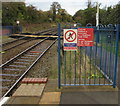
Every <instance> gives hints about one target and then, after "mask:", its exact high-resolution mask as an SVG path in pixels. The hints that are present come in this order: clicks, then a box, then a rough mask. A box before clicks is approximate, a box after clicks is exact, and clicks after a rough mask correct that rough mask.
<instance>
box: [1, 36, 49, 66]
mask: <svg viewBox="0 0 120 106" xmlns="http://www.w3.org/2000/svg"><path fill="white" fill-rule="evenodd" d="M46 39H48V37H47V38H45V39H43V40H42V41H40V42H37V43H36V44H34V45H33V46H31V47H29V48H27V49H26V50H24V51H22V52H21V53H19V54H18V55H16V56H14V57H13V58H11V59H10V60H8V61H6V62H5V63H3V64H1V65H0V68H2V67H4V66H5V65H7V64H8V63H10V62H11V61H13V60H14V59H16V58H17V57H19V56H21V55H22V54H23V53H25V52H27V51H28V50H30V49H32V48H34V47H35V46H37V45H39V44H40V43H41V42H43V41H44V40H46Z"/></svg>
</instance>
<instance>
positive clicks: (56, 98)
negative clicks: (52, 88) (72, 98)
mask: <svg viewBox="0 0 120 106" xmlns="http://www.w3.org/2000/svg"><path fill="white" fill-rule="evenodd" d="M60 96H61V92H44V93H43V96H42V98H41V100H40V102H39V104H59V103H60Z"/></svg>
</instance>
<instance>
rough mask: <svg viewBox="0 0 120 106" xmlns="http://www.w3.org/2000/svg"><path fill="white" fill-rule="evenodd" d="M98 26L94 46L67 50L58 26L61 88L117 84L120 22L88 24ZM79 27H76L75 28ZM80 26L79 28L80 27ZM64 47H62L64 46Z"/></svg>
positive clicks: (90, 26) (95, 31)
mask: <svg viewBox="0 0 120 106" xmlns="http://www.w3.org/2000/svg"><path fill="white" fill-rule="evenodd" d="M88 27H89V28H94V46H92V47H78V50H77V51H63V48H61V47H60V46H62V45H63V40H61V39H60V36H61V31H60V24H59V25H58V35H59V36H58V87H59V88H60V86H61V85H62V86H80V85H112V86H113V87H116V77H117V64H118V42H119V33H120V25H116V26H113V25H108V26H103V25H99V26H98V27H93V26H92V25H91V24H88V25H87V26H86V27H84V28H88ZM74 28H75V27H74ZM77 28H78V27H76V29H77ZM60 48H61V49H60Z"/></svg>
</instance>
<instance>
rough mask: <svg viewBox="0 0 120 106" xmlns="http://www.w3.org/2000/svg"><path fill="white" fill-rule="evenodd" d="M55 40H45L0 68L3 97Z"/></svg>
mask: <svg viewBox="0 0 120 106" xmlns="http://www.w3.org/2000/svg"><path fill="white" fill-rule="evenodd" d="M56 40H57V39H56ZM56 40H49V39H48V38H45V39H43V40H41V41H39V42H37V43H36V44H34V45H33V46H31V47H29V48H27V49H26V50H24V51H23V52H21V53H19V54H18V55H16V56H15V57H14V58H11V59H10V60H9V61H7V62H6V63H4V64H2V65H1V66H0V67H1V68H2V74H0V76H2V79H0V81H2V91H3V94H2V95H3V97H5V96H6V95H8V93H10V91H11V90H12V89H13V88H14V87H15V86H16V85H17V84H18V83H19V81H20V80H21V79H22V78H23V77H24V75H25V74H26V73H27V72H28V71H29V70H30V69H31V68H32V67H33V66H34V65H35V63H36V62H37V61H38V60H39V59H40V58H41V57H42V56H43V55H44V54H45V53H46V52H47V51H48V50H49V48H50V47H51V46H52V45H53V44H54V43H55V42H56Z"/></svg>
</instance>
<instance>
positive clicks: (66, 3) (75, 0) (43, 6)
mask: <svg viewBox="0 0 120 106" xmlns="http://www.w3.org/2000/svg"><path fill="white" fill-rule="evenodd" d="M87 1H88V0H25V3H26V4H27V5H33V6H35V7H36V8H37V9H38V10H39V9H40V10H43V11H47V10H49V9H50V5H51V4H52V2H59V3H60V4H61V7H62V8H63V9H65V10H66V11H67V12H68V13H69V14H71V15H74V14H75V12H77V11H78V10H80V9H85V8H86V4H87ZM97 1H98V2H99V3H102V5H101V7H100V8H103V7H104V6H110V5H112V6H113V5H115V4H117V3H118V2H119V1H120V0H91V2H93V3H95V2H97Z"/></svg>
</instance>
